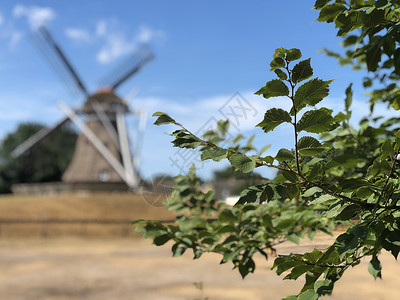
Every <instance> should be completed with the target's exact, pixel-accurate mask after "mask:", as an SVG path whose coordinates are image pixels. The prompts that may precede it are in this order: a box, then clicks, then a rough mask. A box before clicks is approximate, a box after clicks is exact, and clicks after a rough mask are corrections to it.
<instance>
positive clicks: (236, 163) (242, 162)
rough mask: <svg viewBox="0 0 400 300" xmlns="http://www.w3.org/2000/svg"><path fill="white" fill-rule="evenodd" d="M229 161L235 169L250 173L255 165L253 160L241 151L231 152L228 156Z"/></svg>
mask: <svg viewBox="0 0 400 300" xmlns="http://www.w3.org/2000/svg"><path fill="white" fill-rule="evenodd" d="M229 162H230V163H231V165H232V167H234V168H235V170H238V171H240V172H242V173H250V172H251V171H253V170H254V168H255V167H256V163H255V161H254V160H252V159H250V158H249V157H248V156H246V155H244V154H241V153H235V154H232V155H231V157H229Z"/></svg>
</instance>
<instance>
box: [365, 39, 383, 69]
mask: <svg viewBox="0 0 400 300" xmlns="http://www.w3.org/2000/svg"><path fill="white" fill-rule="evenodd" d="M381 56H382V50H381V45H380V44H377V43H375V44H372V45H371V46H370V47H369V48H368V49H367V52H366V62H367V68H368V71H372V72H373V71H376V69H377V68H378V63H379V62H380V61H381Z"/></svg>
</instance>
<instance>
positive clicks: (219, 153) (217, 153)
mask: <svg viewBox="0 0 400 300" xmlns="http://www.w3.org/2000/svg"><path fill="white" fill-rule="evenodd" d="M227 155H228V151H227V150H225V149H222V148H217V147H212V148H205V149H204V150H202V152H201V160H206V159H212V160H213V161H221V160H222V159H224V158H226V156H227Z"/></svg>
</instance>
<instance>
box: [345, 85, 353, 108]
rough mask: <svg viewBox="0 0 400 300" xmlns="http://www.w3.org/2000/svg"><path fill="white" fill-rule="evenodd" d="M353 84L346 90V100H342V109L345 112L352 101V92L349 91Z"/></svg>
mask: <svg viewBox="0 0 400 300" xmlns="http://www.w3.org/2000/svg"><path fill="white" fill-rule="evenodd" d="M352 85H353V83H350V85H349V86H348V87H347V89H346V98H345V99H344V108H345V110H346V112H349V111H350V106H351V103H352V101H353V91H352V89H351V87H352Z"/></svg>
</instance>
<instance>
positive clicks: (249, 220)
mask: <svg viewBox="0 0 400 300" xmlns="http://www.w3.org/2000/svg"><path fill="white" fill-rule="evenodd" d="M314 8H315V9H318V10H319V11H320V14H319V17H318V20H319V21H321V22H328V23H331V22H333V23H335V26H336V28H338V35H339V36H343V37H344V46H348V45H352V46H353V48H352V50H348V51H347V52H346V54H345V55H344V56H341V55H339V54H336V53H332V52H329V54H331V55H334V56H335V57H337V58H338V59H339V60H340V62H342V63H345V64H348V63H350V64H353V66H355V67H356V68H366V69H367V70H368V71H369V73H368V77H367V78H369V80H364V82H370V83H371V85H373V87H374V88H375V89H374V90H373V91H372V92H371V99H370V104H371V110H373V108H374V104H375V103H376V102H379V101H383V102H387V103H388V105H389V106H391V107H393V108H394V109H396V110H397V109H399V108H400V106H399V105H397V101H399V100H398V99H399V98H398V97H399V96H398V88H397V85H396V83H395V82H396V80H397V79H398V76H399V75H398V74H400V72H399V69H400V65H398V61H399V59H398V55H399V53H400V47H398V46H399V43H400V33H399V28H400V25H399V24H400V22H399V20H400V5H399V4H397V2H395V1H390V0H379V1H369V0H366V1H364V0H351V1H344V0H336V1H330V0H317V1H316V3H315V6H314ZM354 46H355V48H354ZM354 49H355V50H354ZM301 56H302V55H301V52H300V50H298V49H284V48H279V49H276V51H275V53H274V54H273V58H272V60H271V63H270V67H271V69H270V71H271V72H274V73H275V76H276V79H272V80H270V81H268V82H267V83H266V85H265V86H264V87H262V88H261V89H260V90H259V91H257V92H256V94H258V95H260V96H262V97H264V98H265V99H270V98H273V97H277V96H281V97H282V96H283V97H287V99H288V101H290V103H291V105H292V107H291V109H290V110H283V109H278V108H271V109H269V110H267V111H266V112H265V115H264V119H263V121H261V122H260V123H259V124H258V125H257V126H258V127H261V129H262V130H263V131H264V133H268V132H270V131H272V130H274V129H275V128H276V127H277V126H279V125H281V124H283V123H289V124H291V126H292V130H293V149H292V150H289V149H284V148H282V149H280V150H279V151H278V152H277V154H276V155H275V156H274V157H272V156H262V155H258V154H253V155H251V153H249V152H248V151H247V149H245V148H243V147H241V146H240V144H237V145H233V146H231V147H229V148H224V147H222V146H221V145H222V143H220V140H222V139H223V137H224V133H223V132H222V131H221V130H220V129H219V128H218V129H217V130H216V131H215V132H214V136H219V137H220V139H216V140H215V139H214V140H210V139H208V138H207V136H205V137H198V136H195V135H194V134H192V133H191V132H190V131H189V130H187V129H186V128H185V127H184V126H183V125H181V124H180V123H178V122H177V121H175V120H174V119H173V118H171V117H170V116H169V115H167V114H165V113H161V112H157V113H155V114H154V116H156V117H157V120H156V121H155V124H156V125H162V124H175V125H176V126H178V127H179V128H180V129H178V130H176V131H175V132H173V133H172V136H173V141H172V143H173V145H174V146H175V147H181V148H198V149H199V150H200V151H201V153H202V155H201V158H202V159H203V160H206V159H212V160H214V161H221V160H222V159H227V160H228V161H229V162H230V164H231V165H232V167H233V168H234V169H235V170H238V171H240V172H243V173H245V174H247V173H250V172H252V171H253V170H254V169H256V168H262V167H269V168H274V169H277V170H279V174H278V175H277V176H276V178H274V180H272V181H271V182H267V183H263V184H259V185H254V186H251V187H248V188H246V189H244V190H243V191H242V193H241V197H240V199H239V201H238V203H237V204H236V205H235V206H233V207H226V206H225V205H224V204H222V203H220V202H218V201H217V200H216V199H214V195H213V192H212V191H209V192H207V193H202V192H201V191H199V190H198V185H199V180H198V178H197V177H196V175H195V170H194V167H192V168H191V170H190V172H189V174H188V175H187V176H178V177H177V178H176V187H175V190H174V192H173V193H172V195H171V197H170V199H169V200H168V201H166V205H167V208H168V209H171V210H174V211H175V212H176V213H177V218H176V220H175V223H174V224H169V225H164V224H162V223H160V222H156V221H145V220H140V221H136V222H135V223H136V224H138V227H137V230H139V231H143V232H144V233H145V237H149V238H153V242H154V244H155V245H157V246H160V245H163V244H165V243H166V242H168V241H173V245H172V252H173V255H174V256H179V255H181V254H182V253H184V252H185V251H186V250H187V249H192V251H193V254H194V258H195V259H197V258H199V257H200V256H201V255H202V254H203V253H204V252H214V253H219V254H221V255H222V260H221V263H226V262H232V263H233V265H234V267H235V268H237V269H238V270H239V272H240V274H241V275H242V276H243V277H245V276H246V275H247V274H248V273H250V272H254V269H255V268H256V265H255V263H254V261H253V259H252V256H253V255H254V254H255V253H261V254H262V255H263V256H264V257H265V258H266V259H268V252H267V251H266V250H268V249H269V250H270V251H272V252H274V250H275V249H274V246H275V245H276V244H278V243H280V242H282V241H284V240H289V241H292V242H295V243H298V242H299V238H300V237H303V236H304V235H305V234H308V237H309V238H310V239H312V238H313V236H314V235H315V233H316V232H317V231H318V230H320V231H323V232H327V233H329V232H330V229H331V228H333V227H334V226H335V225H336V224H338V223H345V224H347V225H348V229H347V230H346V232H344V233H342V234H340V235H339V236H338V237H337V238H336V240H335V241H334V242H333V244H332V245H330V246H329V247H328V248H326V249H325V250H323V251H320V250H317V249H314V250H313V251H311V252H308V253H304V254H290V255H287V256H278V257H277V258H276V259H275V261H274V265H273V269H275V270H276V272H277V274H278V275H280V274H282V273H283V272H287V275H286V276H285V279H292V280H296V279H297V278H299V277H300V276H304V277H305V284H304V286H303V288H302V290H301V291H299V293H298V295H295V296H288V297H286V298H285V299H318V298H319V297H320V296H322V295H326V294H330V293H331V292H332V290H333V287H334V284H335V282H336V281H338V280H339V279H340V278H341V277H342V275H343V273H344V272H345V271H346V270H347V269H348V268H350V267H353V266H355V265H357V264H359V263H360V260H361V259H362V258H368V259H369V260H370V262H369V265H368V271H369V272H370V273H371V275H372V276H373V277H374V278H378V277H381V268H382V267H381V264H380V261H379V254H380V251H381V250H383V249H385V250H387V251H389V252H391V254H392V255H393V256H394V257H395V258H397V256H398V254H399V252H400V204H399V203H398V202H399V200H400V180H399V163H398V155H399V152H400V130H399V129H400V119H399V118H392V119H382V118H377V119H371V118H365V119H363V120H362V121H361V123H360V128H359V129H358V130H357V129H355V128H352V127H351V126H350V124H349V119H350V117H351V102H352V85H351V84H350V85H349V87H348V88H347V89H346V91H345V99H344V102H345V111H344V112H341V113H339V114H337V115H332V110H330V109H329V108H326V107H321V108H316V107H315V105H316V104H318V103H323V99H324V98H325V97H327V96H328V94H329V84H330V83H331V82H332V80H322V79H318V78H312V76H313V69H312V67H311V65H310V59H309V58H308V59H304V60H301V61H299V60H300V59H301ZM376 80H377V81H378V82H379V84H384V83H385V82H386V81H387V80H388V81H390V82H391V83H390V84H389V86H386V87H385V88H383V89H382V88H381V86H379V84H378V85H377V84H376V83H375V84H373V83H374V81H376ZM370 83H368V84H367V85H365V86H367V87H368V86H369V84H370ZM393 84H394V86H393ZM268 101H272V100H268ZM399 103H400V102H399ZM378 121H379V122H378ZM317 134H318V135H319V138H316V135H317ZM208 136H210V135H208ZM256 201H259V202H261V203H262V204H261V205H260V204H256V203H255V202H256ZM350 220H356V222H349V221H350Z"/></svg>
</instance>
